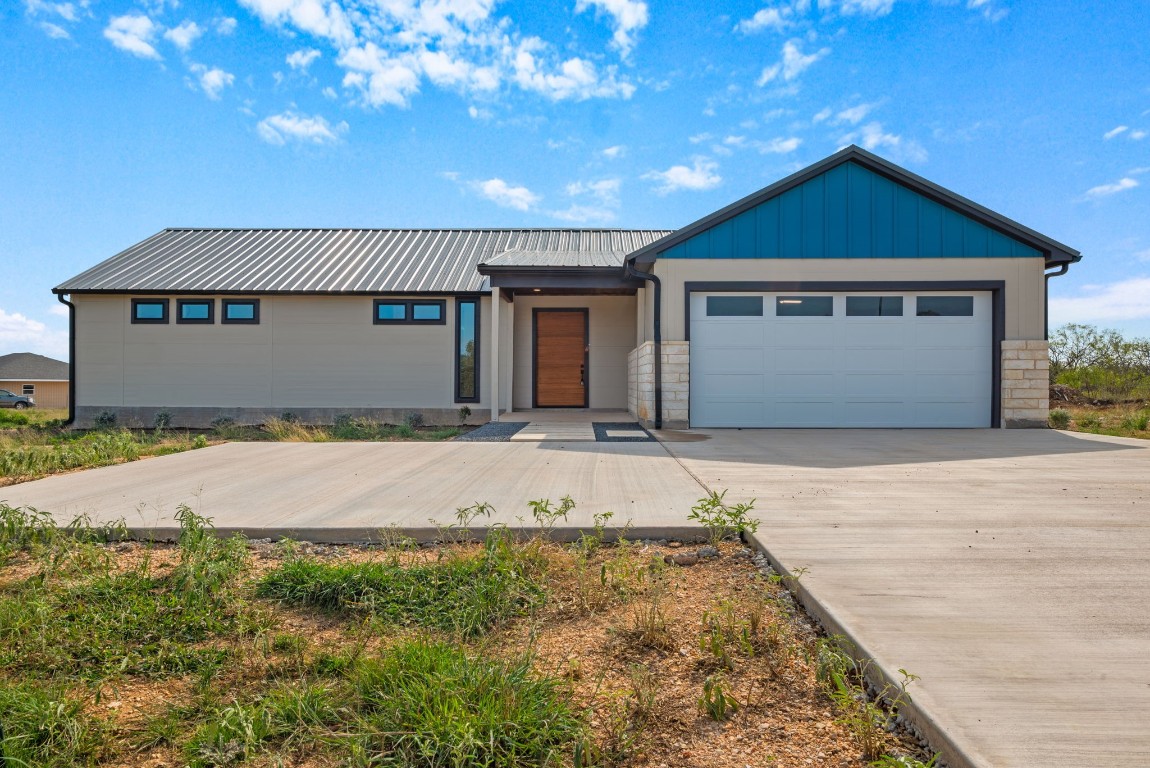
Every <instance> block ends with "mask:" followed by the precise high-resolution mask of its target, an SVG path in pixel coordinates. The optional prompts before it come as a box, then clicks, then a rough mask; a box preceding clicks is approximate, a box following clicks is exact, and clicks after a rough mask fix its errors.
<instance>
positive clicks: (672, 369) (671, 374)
mask: <svg viewBox="0 0 1150 768" xmlns="http://www.w3.org/2000/svg"><path fill="white" fill-rule="evenodd" d="M662 347H663V426H664V427H667V428H669V429H686V428H687V426H688V423H687V419H688V416H687V409H688V402H689V399H690V395H691V344H690V342H687V341H664V342H663V345H662ZM627 410H629V411H630V412H631V415H632V416H634V417H635V418H636V419H638V420H639V421H640V422H641V423H642V424H643V425H644V426H648V427H649V426H651V425H653V424H654V423H655V343H654V342H651V341H645V342H643V343H642V344H640V345H639V346H638V347H636V348H635V349H633V350H631V352H630V354H628V355H627Z"/></svg>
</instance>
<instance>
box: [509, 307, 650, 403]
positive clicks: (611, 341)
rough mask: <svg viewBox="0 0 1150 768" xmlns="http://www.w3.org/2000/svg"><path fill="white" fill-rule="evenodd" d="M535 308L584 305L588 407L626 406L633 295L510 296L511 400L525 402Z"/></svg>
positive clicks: (529, 384) (633, 323)
mask: <svg viewBox="0 0 1150 768" xmlns="http://www.w3.org/2000/svg"><path fill="white" fill-rule="evenodd" d="M538 307H552V308H570V309H582V308H586V309H587V310H588V325H589V326H590V328H589V335H590V339H589V346H590V347H591V350H590V371H589V376H590V391H589V393H588V395H589V397H588V400H589V403H590V407H591V408H618V409H620V410H624V409H626V408H627V353H629V352H630V351H631V350H632V349H633V348H634V347H635V327H636V308H635V297H634V296H538V297H532V296H522V295H521V296H516V297H515V358H514V363H513V365H514V384H513V403H514V407H515V409H516V410H522V409H527V408H530V407H531V393H532V386H533V381H532V370H531V359H532V348H531V318H532V315H533V314H534V313H533V312H532V310H534V309H535V308H538Z"/></svg>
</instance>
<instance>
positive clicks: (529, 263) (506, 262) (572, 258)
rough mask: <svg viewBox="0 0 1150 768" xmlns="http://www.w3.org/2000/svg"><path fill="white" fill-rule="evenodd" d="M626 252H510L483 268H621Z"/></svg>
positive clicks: (493, 257)
mask: <svg viewBox="0 0 1150 768" xmlns="http://www.w3.org/2000/svg"><path fill="white" fill-rule="evenodd" d="M650 234H651V235H652V236H653V237H663V236H665V235H669V234H671V233H670V232H651V233H650ZM627 254H628V251H593V250H582V251H539V250H531V251H527V250H519V249H515V250H510V251H504V252H503V253H500V254H498V255H496V256H492V257H491V258H489V259H485V260H484V261H483V262H482V265H483V266H485V267H511V268H514V267H520V268H522V267H622V266H623V262H624V261H625V260H626V258H627Z"/></svg>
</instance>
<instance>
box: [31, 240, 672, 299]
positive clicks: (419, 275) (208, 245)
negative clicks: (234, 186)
mask: <svg viewBox="0 0 1150 768" xmlns="http://www.w3.org/2000/svg"><path fill="white" fill-rule="evenodd" d="M666 234H668V233H667V232H666V231H662V230H616V229H165V230H164V231H162V232H160V233H158V234H155V235H153V236H152V237H149V238H148V239H147V240H144V241H143V242H141V243H138V244H136V245H133V246H132V247H131V248H128V249H127V250H126V251H122V252H121V253H118V254H116V255H115V256H113V257H112V258H110V259H108V260H107V261H104V262H101V263H100V264H97V265H96V266H94V267H92V268H91V269H88V270H86V271H84V272H81V273H80V274H79V275H77V276H75V277H73V278H71V279H70V280H66V281H64V282H63V283H61V284H60V285H58V286H56V288H54V289H53V290H54V291H55V292H56V293H85V292H109V293H125V292H141V293H142V292H150V293H405V292H437V293H461V292H469V291H478V290H481V289H483V288H484V287H485V285H486V280H485V278H484V277H483V276H482V275H480V274H479V273H478V272H477V271H476V266H477V265H478V264H480V263H483V262H487V263H491V261H492V260H493V259H494V258H495V257H497V256H500V255H503V256H506V258H507V259H515V258H519V257H518V256H514V255H511V254H512V253H514V254H532V255H531V256H530V257H528V258H531V259H537V260H548V259H552V258H553V260H554V261H556V262H557V265H558V264H559V263H564V264H565V263H566V261H567V260H572V259H574V260H576V261H578V260H579V259H581V258H582V255H583V254H586V257H587V260H588V261H591V262H594V263H595V264H596V265H597V264H598V263H599V262H600V261H602V262H604V265H605V266H609V265H614V266H620V265H622V263H623V258H622V257H621V256H619V255H618V254H622V255H623V256H625V255H626V254H628V253H631V252H632V251H635V250H638V249H639V248H642V247H643V246H645V245H648V244H649V243H652V242H654V241H655V240H658V239H659V238H661V237H663V236H664V235H666ZM548 254H555V256H554V257H552V256H549V255H548ZM607 261H610V264H606V262H607Z"/></svg>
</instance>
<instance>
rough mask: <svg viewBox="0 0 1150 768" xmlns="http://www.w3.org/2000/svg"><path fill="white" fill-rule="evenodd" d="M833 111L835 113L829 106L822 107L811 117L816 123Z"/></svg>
mask: <svg viewBox="0 0 1150 768" xmlns="http://www.w3.org/2000/svg"><path fill="white" fill-rule="evenodd" d="M834 113H835V112H834V110H833V109H831V108H830V107H824V108H822V109H820V110H819V111H818V112H816V113H815V116H814V117H813V118H811V119H812V120H813V121H814V122H816V123H821V122H823V121H824V120H826V119H827V118H829V117H830V116H831V115H833V114H834Z"/></svg>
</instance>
